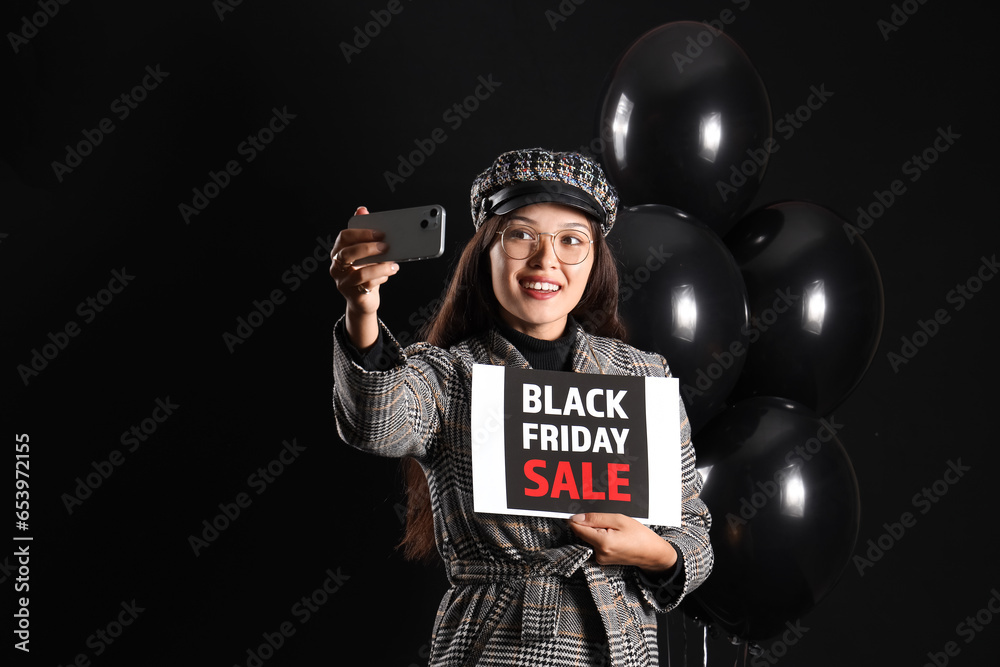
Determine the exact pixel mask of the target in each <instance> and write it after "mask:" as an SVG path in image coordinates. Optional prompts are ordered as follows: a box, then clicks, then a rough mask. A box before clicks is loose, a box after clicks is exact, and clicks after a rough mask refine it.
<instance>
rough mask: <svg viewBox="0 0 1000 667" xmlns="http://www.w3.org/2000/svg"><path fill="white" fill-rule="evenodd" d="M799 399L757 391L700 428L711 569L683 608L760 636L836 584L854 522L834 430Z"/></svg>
mask: <svg viewBox="0 0 1000 667" xmlns="http://www.w3.org/2000/svg"><path fill="white" fill-rule="evenodd" d="M839 428H840V426H839V425H838V424H837V423H836V422H835V421H827V420H819V419H817V418H815V417H813V416H812V414H811V413H810V412H809V411H808V410H807V409H806V408H804V407H803V406H800V405H797V404H795V403H792V402H790V401H786V400H784V399H779V398H773V397H757V398H752V399H749V400H747V401H743V402H740V403H738V404H737V405H736V406H735V407H733V408H731V409H729V410H727V411H726V412H725V413H723V414H722V415H720V416H719V417H717V418H716V419H715V420H713V421H712V423H711V424H709V425H708V426H707V427H706V428H705V429H703V430H702V433H701V441H702V443H704V444H706V445H707V446H708V448H709V450H710V452H711V453H710V454H709V455H707V456H704V457H701V456H699V465H701V466H705V465H708V464H710V465H711V466H712V467H711V469H710V470H709V471H708V472H707V478H706V481H705V486H704V489H703V490H702V494H701V498H702V500H704V501H705V503H706V505H708V509H709V511H710V512H711V513H712V530H711V533H710V537H711V540H712V546H713V548H714V550H715V567H714V569H713V571H712V574H711V576H709V578H708V579H707V580H706V581H705V583H704V584H702V585H701V587H699V588H698V589H697V590H696V591H695V592H694V593H693V594H692V595H690V596H689V597H688V598H687V601H686V602H685V606H684V609H685V611H686V612H687V613H689V614H691V615H692V616H695V617H696V618H700V619H703V620H708V621H711V622H712V623H715V624H717V625H718V626H720V627H721V628H723V629H724V630H725V631H726V632H727V633H729V634H730V635H734V636H736V637H739V638H741V639H744V640H754V641H759V640H762V639H767V638H769V637H773V636H775V635H777V634H779V633H781V632H783V631H785V629H786V624H787V623H792V622H794V621H795V620H796V619H798V618H801V616H802V615H803V614H805V613H806V612H807V611H809V610H810V609H812V608H813V606H815V605H816V604H817V603H818V602H819V601H820V600H822V599H823V598H824V597H825V596H826V595H827V594H828V593H829V592H830V590H831V589H832V588H833V587H834V585H835V584H836V582H837V580H838V578H839V577H840V575H841V574H842V573H843V571H844V568H845V567H846V566H847V565H848V564H849V563H850V558H851V554H852V553H853V551H854V547H855V544H856V542H857V537H858V529H859V525H860V520H861V516H860V511H861V510H860V498H859V495H858V482H857V478H856V477H855V474H854V468H853V466H852V465H851V461H850V459H849V458H848V456H847V452H846V451H844V448H843V446H842V445H841V443H840V441H839V439H838V438H837V437H836V432H837V431H838V430H839Z"/></svg>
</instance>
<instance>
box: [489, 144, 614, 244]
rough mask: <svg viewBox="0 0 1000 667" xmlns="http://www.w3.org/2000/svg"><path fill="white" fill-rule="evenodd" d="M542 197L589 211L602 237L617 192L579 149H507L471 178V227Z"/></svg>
mask: <svg viewBox="0 0 1000 667" xmlns="http://www.w3.org/2000/svg"><path fill="white" fill-rule="evenodd" d="M543 202H551V203H557V204H565V205H566V206H572V207H574V208H577V209H580V210H581V211H583V212H585V213H587V214H589V215H591V216H593V217H594V218H596V219H597V220H598V221H599V222H600V225H601V232H602V233H603V235H604V236H607V235H608V232H610V231H611V226H612V225H613V224H614V223H615V215H616V214H617V209H618V195H617V193H616V192H615V190H614V188H613V187H612V186H611V184H610V183H608V181H607V179H606V178H605V177H604V172H603V171H602V170H601V166H600V165H599V164H597V162H595V161H594V160H593V159H591V158H589V157H587V156H586V155H583V154H581V153H568V152H567V153H558V152H554V151H549V150H545V149H544V148H528V149H523V150H516V151H508V152H507V153H504V154H503V155H501V156H500V157H498V158H497V159H496V160H494V161H493V164H492V165H490V167H489V168H488V169H487V170H486V171H484V172H483V173H481V174H480V175H479V176H477V177H476V180H475V181H473V183H472V220H473V222H474V223H475V225H476V229H479V226H480V225H481V224H483V222H485V221H486V220H487V219H488V218H489V217H490V216H492V215H503V214H504V213H510V212H511V211H513V210H515V209H518V208H521V207H522V206H528V205H530V204H540V203H543Z"/></svg>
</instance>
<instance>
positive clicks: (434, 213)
mask: <svg viewBox="0 0 1000 667" xmlns="http://www.w3.org/2000/svg"><path fill="white" fill-rule="evenodd" d="M437 214H438V210H437V209H436V208H432V209H431V217H432V218H433V217H435V216H436V215H437Z"/></svg>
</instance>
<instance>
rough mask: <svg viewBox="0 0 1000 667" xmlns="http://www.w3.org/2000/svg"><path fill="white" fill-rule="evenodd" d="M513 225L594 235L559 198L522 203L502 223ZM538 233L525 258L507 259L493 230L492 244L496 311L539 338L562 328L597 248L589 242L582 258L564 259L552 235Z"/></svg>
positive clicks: (511, 324)
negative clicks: (551, 201) (556, 201)
mask: <svg viewBox="0 0 1000 667" xmlns="http://www.w3.org/2000/svg"><path fill="white" fill-rule="evenodd" d="M511 225H518V226H525V227H530V228H531V229H533V230H535V232H541V233H556V232H559V231H562V230H564V229H568V230H576V231H582V232H585V233H586V234H587V236H589V237H590V238H591V239H593V238H594V230H593V229H592V227H591V225H590V220H588V219H587V216H585V215H584V214H583V213H582V212H580V211H578V210H577V209H575V208H571V207H569V206H563V205H561V204H532V205H531V206H525V207H523V208H520V209H518V210H516V211H514V213H513V214H512V216H511V217H510V220H509V222H508V223H507V225H506V226H507V227H509V226H511ZM501 231H502V229H501ZM539 239H540V240H539V243H538V247H537V248H536V249H535V252H533V253H532V254H531V255H529V256H528V258H527V259H511V258H510V257H508V256H507V254H506V253H505V252H504V250H503V248H502V247H501V245H500V235H499V234H498V235H497V237H496V240H495V241H494V242H493V245H492V247H491V248H490V266H491V272H492V276H493V293H494V294H495V295H496V297H497V301H499V303H500V317H501V318H503V320H504V322H506V323H507V325H508V326H509V327H511V328H512V329H515V330H517V331H520V332H521V333H525V334H527V335H529V336H533V337H535V338H539V339H542V340H555V339H556V338H559V337H560V336H562V335H563V334H564V333H565V331H566V319H567V317H568V316H569V314H570V312H572V310H573V309H574V308H576V305H577V303H579V301H580V298H581V297H582V296H583V292H584V290H585V289H586V287H587V281H588V280H589V278H590V270H591V268H593V266H594V254H595V253H594V249H593V246H591V248H590V252H589V253H588V254H587V258H586V259H585V260H584V261H583V262H581V263H580V264H573V265H570V264H563V263H562V262H561V261H559V258H558V257H556V254H555V248H554V247H553V242H554V237H552V236H541V237H539Z"/></svg>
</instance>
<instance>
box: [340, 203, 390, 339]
mask: <svg viewBox="0 0 1000 667" xmlns="http://www.w3.org/2000/svg"><path fill="white" fill-rule="evenodd" d="M355 215H368V209H367V208H365V207H364V206H361V207H359V208H358V210H357V211H356V212H355ZM383 238H384V234H382V232H379V231H376V230H373V229H344V230H342V231H341V232H340V234H338V235H337V240H336V241H335V242H334V244H333V248H332V249H331V250H330V276H331V277H332V278H333V279H334V281H336V283H337V290H338V291H340V293H341V294H343V295H344V298H345V299H346V300H347V335H348V337H349V338H350V339H351V343H352V344H353V345H354V346H355V347H356V348H357V349H359V350H366V349H368V348H369V347H371V346H372V345H374V344H375V341H376V340H378V315H377V313H378V308H379V305H380V303H381V298H380V293H379V287H380V286H381V285H382V284H383V283H384V282H386V281H387V280H389V278H390V277H391V276H393V275H395V274H396V272H397V271H399V264H397V263H396V262H377V263H372V264H364V265H361V266H355V265H354V262H355V261H356V260H360V259H364V258H366V257H370V256H372V255H380V254H383V253H385V252H386V250H388V245H387V244H386V243H384V242H383V241H382V239H383Z"/></svg>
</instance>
